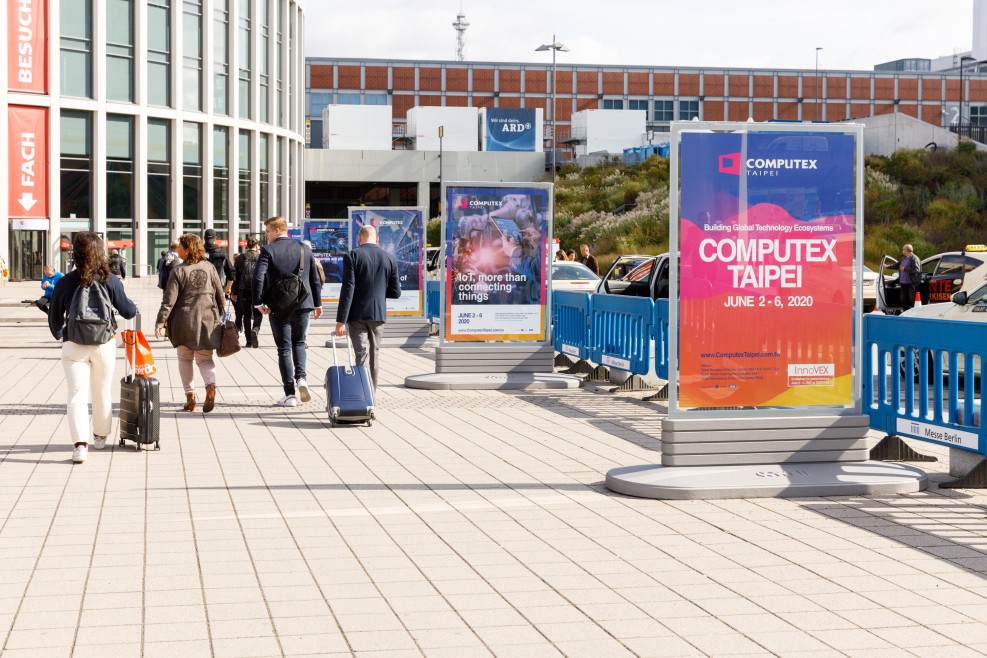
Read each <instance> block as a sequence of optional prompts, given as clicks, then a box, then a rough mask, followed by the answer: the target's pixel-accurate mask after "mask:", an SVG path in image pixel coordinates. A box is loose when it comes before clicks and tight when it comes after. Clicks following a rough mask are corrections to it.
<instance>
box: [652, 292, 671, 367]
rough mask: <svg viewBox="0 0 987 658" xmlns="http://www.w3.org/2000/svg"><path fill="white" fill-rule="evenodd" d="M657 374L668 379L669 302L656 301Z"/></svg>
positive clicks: (664, 300)
mask: <svg viewBox="0 0 987 658" xmlns="http://www.w3.org/2000/svg"><path fill="white" fill-rule="evenodd" d="M654 336H655V374H656V375H658V376H659V377H660V378H662V379H668V340H669V338H668V300H667V299H656V300H655V319H654Z"/></svg>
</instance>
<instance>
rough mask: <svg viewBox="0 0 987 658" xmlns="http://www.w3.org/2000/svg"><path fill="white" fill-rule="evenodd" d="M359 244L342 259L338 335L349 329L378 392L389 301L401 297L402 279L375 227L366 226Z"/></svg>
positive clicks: (361, 363) (337, 311)
mask: <svg viewBox="0 0 987 658" xmlns="http://www.w3.org/2000/svg"><path fill="white" fill-rule="evenodd" d="M357 244H358V246H357V248H356V249H354V250H353V251H351V252H350V253H349V254H347V255H346V258H344V259H343V287H342V290H340V293H339V306H338V308H337V310H336V335H337V336H345V335H346V332H347V331H348V332H349V334H350V339H351V340H352V342H353V351H354V353H355V356H356V363H357V365H364V364H366V363H367V361H368V360H369V361H370V363H369V368H370V378H371V380H373V383H374V391H376V390H377V374H378V372H379V371H380V359H379V358H378V357H379V355H380V343H381V340H382V339H383V334H384V330H383V327H384V322H386V321H387V300H388V299H398V298H399V297H401V282H400V281H399V280H398V263H397V261H396V260H395V259H394V256H393V255H391V254H389V253H387V252H386V251H384V250H383V249H381V248H380V246H379V245H378V244H377V229H376V228H374V227H373V226H370V225H365V226H363V227H362V228H361V229H360V232H359V233H358V234H357Z"/></svg>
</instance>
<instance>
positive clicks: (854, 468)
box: [606, 461, 929, 500]
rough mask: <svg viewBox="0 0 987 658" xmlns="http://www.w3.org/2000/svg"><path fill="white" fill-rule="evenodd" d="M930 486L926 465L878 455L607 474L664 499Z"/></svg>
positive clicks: (642, 494)
mask: <svg viewBox="0 0 987 658" xmlns="http://www.w3.org/2000/svg"><path fill="white" fill-rule="evenodd" d="M928 486H929V478H928V476H927V475H926V474H925V472H924V471H921V470H919V469H917V468H915V467H913V466H906V465H904V464H892V463H887V462H874V461H862V462H838V463H837V462H823V463H819V462H813V463H803V464H767V465H753V464H744V465H739V466H659V465H643V466H625V467H622V468H615V469H612V470H611V471H609V472H608V473H607V479H606V487H607V488H608V489H610V490H611V491H615V492H617V493H621V494H626V495H628V496H636V497H638V498H658V499H664V500H713V499H723V498H798V497H803V496H865V495H881V494H902V493H914V492H916V491H923V490H925V489H926V488H927V487H928Z"/></svg>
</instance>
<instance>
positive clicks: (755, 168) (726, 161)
mask: <svg viewBox="0 0 987 658" xmlns="http://www.w3.org/2000/svg"><path fill="white" fill-rule="evenodd" d="M719 165H720V167H719V169H720V173H721V174H729V175H731V176H739V175H740V172H741V169H742V168H746V169H747V170H748V174H749V175H752V176H753V175H761V176H777V175H778V174H777V172H778V171H781V170H783V169H819V161H818V160H810V159H808V158H748V159H747V161H746V162H744V161H743V160H742V159H741V157H740V153H724V154H722V155H721V156H720V162H719ZM757 172H759V173H757Z"/></svg>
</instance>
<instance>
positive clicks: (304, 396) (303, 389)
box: [295, 378, 312, 402]
mask: <svg viewBox="0 0 987 658" xmlns="http://www.w3.org/2000/svg"><path fill="white" fill-rule="evenodd" d="M295 390H296V391H298V397H299V398H300V399H301V401H302V402H308V401H309V400H311V399H312V392H311V391H309V390H308V382H307V381H305V379H304V378H303V379H299V380H298V381H297V382H295Z"/></svg>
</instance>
